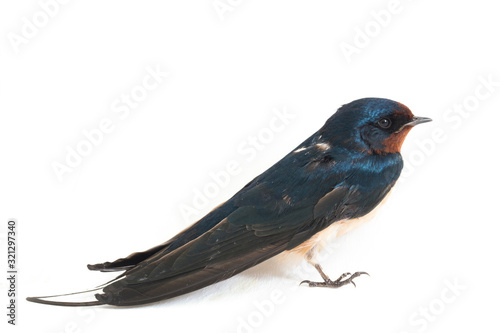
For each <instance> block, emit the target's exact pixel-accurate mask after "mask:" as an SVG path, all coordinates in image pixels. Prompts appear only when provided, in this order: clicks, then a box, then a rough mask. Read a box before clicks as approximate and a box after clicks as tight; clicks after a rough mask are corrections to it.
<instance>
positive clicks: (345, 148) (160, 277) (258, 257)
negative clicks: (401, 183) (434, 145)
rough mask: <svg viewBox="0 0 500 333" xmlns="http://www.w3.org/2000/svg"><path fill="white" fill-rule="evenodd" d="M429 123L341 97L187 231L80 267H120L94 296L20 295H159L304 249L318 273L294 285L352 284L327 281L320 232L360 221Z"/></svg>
mask: <svg viewBox="0 0 500 333" xmlns="http://www.w3.org/2000/svg"><path fill="white" fill-rule="evenodd" d="M429 121H431V119H430V118H426V117H416V116H414V115H413V113H412V112H411V111H410V109H409V108H408V107H406V106H405V105H403V104H401V103H399V102H396V101H393V100H390V99H385V98H362V99H358V100H354V101H352V102H350V103H348V104H345V105H342V106H341V107H340V108H339V109H338V110H337V111H336V112H335V113H334V114H333V115H332V116H331V117H330V118H329V119H328V120H327V121H326V122H325V124H324V125H323V126H322V127H321V128H320V129H319V130H318V131H317V132H315V133H314V134H312V135H311V136H310V137H309V138H307V139H306V140H305V141H304V142H302V143H301V144H300V145H298V146H297V147H296V148H295V149H293V150H292V151H291V152H290V153H288V154H287V155H286V156H284V157H283V158H282V159H281V160H279V161H278V162H277V163H275V164H274V165H272V166H271V167H270V168H269V169H267V170H266V171H264V172H263V173H262V174H260V175H259V176H257V177H255V178H254V179H253V180H252V181H250V182H249V183H248V184H247V185H246V186H244V187H243V188H242V189H241V190H240V191H238V192H237V193H236V194H234V195H233V196H232V197H231V198H230V199H229V200H227V201H226V202H224V203H222V204H221V205H219V206H218V207H216V208H215V209H213V210H212V211H211V212H209V213H208V214H207V215H206V216H204V217H203V218H201V219H200V220H198V221H197V222H195V223H194V224H193V225H191V226H190V227H188V228H187V229H185V230H184V231H182V232H180V233H178V234H177V235H175V236H173V237H172V238H171V239H169V240H168V241H166V242H164V243H163V244H160V245H158V246H155V247H153V248H151V249H149V250H146V251H142V252H135V253H132V254H130V255H129V256H127V257H124V258H120V259H117V260H114V261H111V262H109V261H107V262H103V263H99V264H92V265H87V267H88V269H90V270H93V271H101V272H110V271H123V272H122V273H121V274H120V275H118V276H117V277H116V278H115V279H113V280H111V281H109V282H107V283H105V284H103V285H101V286H99V287H98V288H96V289H93V290H91V292H92V291H96V290H99V292H97V293H95V294H93V296H94V297H95V298H94V300H92V301H88V302H61V301H54V300H50V299H49V298H50V297H55V296H40V297H28V298H27V300H28V301H31V302H37V303H43V304H49V305H62V306H94V305H114V306H137V305H142V304H148V303H153V302H159V301H164V300H167V299H170V298H173V297H177V296H181V295H184V294H187V293H190V292H193V291H196V290H199V289H201V288H204V287H207V286H209V285H212V284H215V283H217V282H220V281H223V280H226V279H228V278H231V277H232V276H235V275H236V274H238V273H241V272H243V271H245V270H246V269H249V268H251V267H253V266H255V265H257V264H259V263H262V262H264V261H266V260H268V259H270V258H272V257H274V256H276V255H278V254H280V253H290V252H291V253H296V254H299V255H303V256H304V258H305V260H306V261H307V262H308V263H310V264H311V265H312V266H314V268H315V269H316V270H317V271H318V273H319V275H320V276H321V277H322V279H323V281H318V282H314V281H310V280H304V281H302V282H301V284H305V285H308V286H309V287H324V288H339V287H342V286H344V285H347V284H354V285H355V283H354V281H353V280H354V278H357V277H359V276H361V275H363V274H368V273H366V272H356V273H354V274H350V273H344V274H342V275H341V276H340V277H339V278H338V279H336V280H331V279H330V278H329V277H328V275H327V274H325V273H324V271H323V268H322V267H321V265H320V264H319V263H318V262H317V260H316V259H315V258H316V255H317V253H318V252H319V251H320V250H321V248H322V247H323V246H324V245H325V244H324V242H325V237H326V235H331V234H334V235H336V236H339V235H342V234H344V233H346V232H348V231H350V230H353V229H355V228H357V227H358V226H359V225H361V224H362V223H364V222H363V220H364V218H365V217H367V216H368V214H369V213H370V212H371V211H373V210H374V209H375V208H376V207H377V206H379V205H380V204H381V202H382V201H383V200H384V198H386V197H387V195H388V194H389V192H390V191H391V189H392V188H393V186H394V185H395V183H396V181H397V180H398V178H399V177H400V175H401V172H402V169H403V158H402V155H401V147H402V145H403V142H404V140H405V138H406V136H407V134H408V133H409V132H410V130H411V129H412V128H413V127H414V126H416V125H418V124H422V123H426V122H429ZM87 292H88V291H87ZM73 294H74V293H73ZM66 295H71V294H66ZM56 296H61V295H56Z"/></svg>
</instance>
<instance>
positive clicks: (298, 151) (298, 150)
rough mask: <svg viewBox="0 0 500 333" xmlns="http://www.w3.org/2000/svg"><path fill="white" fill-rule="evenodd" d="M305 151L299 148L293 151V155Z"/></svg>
mask: <svg viewBox="0 0 500 333" xmlns="http://www.w3.org/2000/svg"><path fill="white" fill-rule="evenodd" d="M306 149H307V148H305V147H302V148H299V149H297V150H295V151H294V153H300V152H301V151H304V150H306Z"/></svg>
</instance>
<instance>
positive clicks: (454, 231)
mask: <svg viewBox="0 0 500 333" xmlns="http://www.w3.org/2000/svg"><path fill="white" fill-rule="evenodd" d="M46 2H48V0H42V1H41V3H46ZM222 3H223V4H228V6H230V8H231V10H230V11H229V10H228V11H227V12H225V13H223V14H222V16H221V15H219V14H220V13H218V12H217V10H216V9H215V8H214V6H213V2H212V0H205V1H183V2H181V1H176V2H175V3H174V1H169V2H165V1H163V2H162V1H123V0H120V1H118V0H115V1H106V2H103V1H89V0H88V1H76V0H75V1H69V2H68V3H67V4H60V5H59V8H58V10H57V12H55V13H53V15H52V16H53V17H50V18H49V19H48V21H47V22H43V15H44V14H43V13H42V14H40V12H41V11H42V9H41V7H40V3H39V2H37V1H16V2H14V1H10V2H9V3H7V2H6V1H3V2H2V4H1V6H0V22H1V23H0V26H1V34H0V35H1V39H0V40H1V42H0V47H1V50H0V57H1V61H0V110H1V113H0V156H1V163H0V189H1V191H0V207H1V211H0V220H1V221H2V227H1V228H2V230H1V232H2V235H3V236H4V237H3V238H2V242H3V243H2V251H5V248H6V246H5V244H4V241H5V232H6V222H7V221H8V219H9V218H16V219H18V232H19V238H18V249H19V252H18V266H19V281H18V290H19V297H18V318H17V320H18V325H17V326H16V327H15V328H12V327H10V325H7V324H6V321H7V317H6V316H5V314H4V313H6V311H7V310H6V309H5V306H6V304H7V297H6V290H5V288H6V287H7V284H6V279H4V278H2V279H1V281H2V282H1V283H2V291H1V293H2V296H1V299H2V301H1V304H2V306H0V308H2V309H4V310H2V314H1V316H0V318H3V319H2V324H1V325H2V327H6V326H9V329H11V330H12V331H13V332H14V331H17V332H28V331H30V332H33V331H35V330H36V331H37V332H109V331H111V330H113V331H115V330H121V331H130V332H135V331H139V330H141V331H144V330H146V331H153V332H156V331H158V332H160V331H163V332H168V331H183V332H195V331H202V332H238V331H239V332H276V331H280V332H287V331H290V332H299V331H306V330H307V331H308V332H317V331H322V332H327V331H328V332H340V331H341V332H366V331H374V332H395V333H400V332H408V333H412V332H444V331H446V332H470V331H481V330H484V331H489V332H492V331H496V330H498V329H499V326H500V325H499V324H498V321H497V319H496V318H497V317H498V310H500V309H499V306H498V298H499V297H500V288H499V283H498V278H499V275H498V273H499V268H498V253H499V250H500V245H498V244H499V242H498V232H499V231H500V230H499V227H498V222H499V218H498V216H497V214H496V208H497V207H496V206H498V194H497V189H498V186H499V185H500V184H499V180H498V176H497V175H498V163H497V162H498V158H497V154H498V126H499V121H500V116H499V112H498V111H499V106H500V86H499V83H498V82H500V71H499V68H498V67H499V65H498V64H499V59H500V48H499V43H498V31H500V21H499V20H498V8H494V7H493V5H492V2H491V1H486V0H484V1H474V2H472V1H468V2H466V1H439V2H436V1H423V0H422V1H409V0H401V2H400V3H399V5H398V6H396V7H397V10H395V11H394V10H393V14H391V17H390V19H388V18H387V16H383V15H382V16H383V18H384V19H385V21H384V22H383V25H384V26H381V25H380V23H376V22H377V21H376V20H375V18H374V17H375V16H373V14H372V12H375V13H380V12H381V11H384V10H387V8H388V7H390V8H392V7H391V6H392V5H390V1H289V0H281V1H263V0H260V1H258V0H242V1H236V0H233V1H229V0H224V1H222ZM52 10H53V11H55V9H54V8H52ZM383 13H384V12H383ZM37 15H38V16H37ZM40 15H41V16H40ZM33 16H35V17H36V18H37V19H38V20H41V21H38V23H37V24H38V25H44V24H45V23H46V24H45V26H41V27H40V28H37V30H38V31H37V32H33V31H31V32H32V35H29V34H28V37H29V38H26V39H24V40H23V43H21V44H19V45H17V46H16V45H15V43H13V42H12V40H13V38H14V37H13V36H17V37H19V38H25V37H23V35H22V34H23V29H25V30H26V29H28V28H26V27H25V25H26V24H28V23H26V20H27V21H29V22H33V20H34V18H33ZM379 16H380V15H379ZM23 18H26V19H23ZM40 22H41V23H40ZM366 28H368V29H371V30H369V33H370V35H371V37H368V40H366V38H365V40H363V38H362V37H360V33H359V30H364V29H366ZM28 30H29V29H28ZM24 32H25V33H26V31H24ZM356 38H357V39H356ZM355 39H356V43H357V44H355ZM17 40H19V39H17ZM343 43H344V44H343ZM346 44H350V45H352V46H353V47H356V45H358V47H357V53H355V54H352V55H351V56H350V57H346V56H345V55H344V54H343V52H342V49H341V46H342V45H344V47H345V45H346ZM365 44H366V45H365ZM348 58H349V59H348ZM349 60H350V61H349ZM147 67H149V68H153V69H154V68H156V67H159V68H160V69H161V70H162V71H164V72H168V73H169V76H168V78H165V79H164V80H163V82H162V83H161V84H160V85H159V86H158V87H157V88H156V89H154V90H153V91H151V92H149V93H148V95H147V97H146V98H145V99H144V101H142V102H140V103H139V105H138V106H137V107H136V108H134V109H132V110H131V111H130V114H129V115H128V117H125V119H121V118H120V117H119V116H120V114H118V113H115V112H113V103H116V102H115V101H116V100H117V99H118V100H119V99H120V98H121V95H122V94H130V93H131V91H132V90H133V89H140V88H137V87H138V85H140V84H141V83H142V80H143V79H144V78H145V77H146V75H148V74H147V73H148V72H147V70H146V68H147ZM488 78H489V79H490V80H492V81H494V82H497V83H496V86H495V85H493V86H490V87H489V89H490V90H488V87H486V86H484V84H483V83H481V80H487V79H488ZM477 93H479V95H480V98H477V97H476V96H475V94H477ZM372 96H373V97H386V98H390V99H394V100H397V101H399V102H402V103H404V104H406V105H407V106H408V107H410V109H412V110H413V112H414V114H416V115H419V116H428V117H432V118H433V119H434V122H432V123H430V124H425V125H422V126H419V127H417V128H415V129H414V130H413V131H412V132H411V134H410V135H409V136H408V138H407V140H406V143H405V145H404V149H403V155H404V157H405V160H406V163H407V166H409V167H410V168H408V169H406V170H405V173H404V176H403V179H401V181H400V182H399V183H398V185H397V186H396V188H395V190H394V191H393V193H392V196H391V198H390V200H389V201H388V203H387V204H386V205H385V206H384V207H383V208H382V209H381V210H380V212H379V214H378V215H377V217H376V218H375V219H374V220H372V222H370V223H369V224H367V225H365V226H363V227H362V228H360V229H358V230H356V231H353V232H352V233H350V234H348V235H346V236H343V237H341V238H340V239H337V240H336V241H335V242H334V243H333V244H332V247H331V249H332V251H331V254H329V255H326V256H324V258H323V260H322V262H321V263H322V264H323V267H324V268H325V271H326V272H328V273H329V274H330V275H331V276H332V277H337V276H338V275H340V274H341V273H343V272H346V271H350V272H353V271H356V270H365V271H367V272H369V273H370V274H371V277H360V278H359V279H358V280H357V288H354V287H353V286H347V287H344V288H342V289H338V290H329V289H327V290H324V289H309V288H307V287H304V286H303V287H301V288H297V287H296V286H297V284H298V283H299V282H300V281H301V280H303V279H312V280H318V279H319V276H318V275H317V273H315V272H314V271H312V270H310V269H307V270H304V269H303V268H302V266H300V262H296V261H293V260H287V259H284V260H279V259H276V260H272V261H271V262H269V263H265V264H263V265H261V266H259V267H256V268H254V269H251V270H249V271H247V272H245V273H243V274H241V275H239V276H237V277H235V278H233V279H230V280H228V281H225V282H223V283H220V284H219V285H216V286H212V287H208V288H206V289H204V290H202V291H199V292H195V293H192V294H190V295H187V296H183V297H179V298H176V299H173V300H170V301H165V302H162V303H159V304H154V305H149V306H143V307H138V308H112V307H101V308H92V309H90V308H84V309H76V308H62V307H51V306H44V305H40V304H33V303H28V302H26V301H25V300H24V298H25V297H27V296H36V295H44V294H45V295H46V294H55V293H63V292H71V291H78V290H84V289H86V288H90V287H93V286H96V285H98V284H100V283H103V282H105V281H107V280H108V279H110V278H111V277H112V276H114V275H113V274H111V273H107V274H104V273H98V272H90V271H87V269H86V264H88V263H97V262H102V261H106V260H114V259H116V258H119V257H122V256H125V255H128V254H129V253H131V252H134V251H138V250H143V249H146V248H149V247H151V246H153V245H156V244H158V243H161V242H163V241H165V240H167V239H168V238H170V237H171V236H173V235H174V234H176V233H177V232H178V231H180V230H181V229H183V228H185V227H186V226H188V225H189V224H190V223H192V222H194V221H195V220H196V219H197V218H199V217H201V216H203V215H204V214H205V213H206V212H208V211H209V210H210V209H211V208H213V207H214V206H216V205H217V204H219V203H220V202H222V201H224V200H226V199H227V198H229V197H230V196H231V195H232V194H234V193H235V192H236V191H237V190H239V189H240V188H241V187H242V186H244V185H245V184H246V183H247V182H248V181H250V180H251V179H252V178H253V177H255V176H257V175H258V174H259V173H261V172H262V171H264V170H265V169H267V168H268V167H269V166H271V165H272V164H273V163H275V162H276V161H277V160H279V159H280V158H281V157H282V156H283V155H285V154H286V153H287V152H289V151H290V150H291V149H293V148H294V147H296V146H297V145H298V144H299V143H301V142H302V141H303V140H304V139H306V138H307V137H308V136H309V135H310V134H311V133H313V132H314V131H316V130H317V129H318V128H319V127H321V126H322V124H323V123H324V121H325V120H326V119H327V118H328V117H329V116H330V115H331V114H333V112H334V111H335V110H336V109H337V108H338V107H339V106H340V105H342V104H345V103H348V102H350V101H352V100H354V99H357V98H362V97H372ZM464 103H465V104H466V105H465V106H464ZM458 107H460V108H462V109H463V110H464V112H463V113H461V114H460V113H458V112H457V111H456V110H458ZM454 108H455V109H454ZM275 109H278V110H284V109H286V110H288V112H289V113H292V114H294V115H295V117H294V118H293V119H292V120H290V122H289V123H288V124H287V125H285V126H284V127H283V130H281V131H280V132H275V133H274V137H273V139H272V140H268V142H266V143H265V144H263V147H261V148H262V150H261V151H258V152H256V154H255V156H253V155H252V157H253V158H250V154H249V153H248V154H242V153H241V146H242V145H243V147H246V148H248V147H249V144H248V142H247V140H248V137H250V136H257V135H259V134H261V133H262V131H264V132H266V131H267V130H265V128H268V127H269V124H270V122H271V121H272V119H273V117H274V116H275V114H274V111H273V110H275ZM105 118H109V119H110V120H112V121H113V124H114V128H113V131H112V132H111V133H109V134H106V135H104V138H103V139H102V142H101V143H100V144H99V145H97V146H94V147H93V149H92V152H91V153H90V154H89V155H88V156H85V157H84V158H83V159H82V161H81V163H80V164H79V165H78V166H77V167H74V168H72V172H71V173H69V172H68V173H65V174H64V175H63V176H62V181H60V180H59V179H58V177H57V175H56V173H55V172H54V169H53V163H54V162H59V163H65V158H66V155H67V147H68V146H69V147H71V148H73V149H76V147H77V145H78V144H79V143H81V142H82V141H83V140H85V137H84V135H83V134H82V131H84V130H86V131H90V130H92V129H95V128H97V127H98V126H99V123H100V121H101V120H102V119H105ZM267 134H269V131H267ZM245 145H247V146H245ZM238 147H240V150H239V149H238ZM232 160H235V161H237V162H238V163H239V171H240V172H239V174H237V175H235V176H232V177H231V179H230V181H229V184H227V185H226V186H223V188H219V191H218V193H217V194H216V195H215V196H213V198H210V199H209V201H208V203H207V204H205V205H204V206H203V207H202V209H201V210H200V211H199V213H198V214H196V215H190V217H189V218H188V219H186V218H184V217H183V215H182V214H181V207H186V206H188V205H189V206H192V205H193V199H194V198H195V194H194V193H195V190H197V189H198V190H203V188H204V187H205V186H206V185H207V184H208V183H210V182H211V181H212V180H211V178H210V176H209V174H210V172H220V171H221V170H224V168H225V167H226V165H227V163H228V162H229V161H232ZM183 205H184V206H183ZM1 257H2V258H4V259H3V260H5V258H6V255H2V256H1ZM2 267H4V264H2ZM450 284H458V285H459V287H458V289H456V290H451V289H450V287H449V285H450ZM276 295H279V297H276ZM276 298H277V299H276ZM272 299H274V301H275V303H273V304H272V305H271V303H270V302H272ZM426 309H427V310H426ZM425 311H427V312H428V313H429V314H428V315H427V316H425V315H423V313H424V312H425ZM2 330H3V328H2Z"/></svg>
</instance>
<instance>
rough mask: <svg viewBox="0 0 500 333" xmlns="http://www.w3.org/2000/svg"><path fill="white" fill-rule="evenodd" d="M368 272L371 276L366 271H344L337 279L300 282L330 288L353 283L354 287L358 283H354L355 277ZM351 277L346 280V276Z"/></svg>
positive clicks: (310, 285)
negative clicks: (352, 272)
mask: <svg viewBox="0 0 500 333" xmlns="http://www.w3.org/2000/svg"><path fill="white" fill-rule="evenodd" d="M363 274H366V275H368V276H370V274H368V273H366V272H356V273H354V274H351V273H344V274H342V275H341V276H340V277H339V278H338V279H337V280H335V281H332V280H330V279H326V280H325V281H324V282H312V281H309V280H304V281H302V282H301V283H300V285H302V284H303V283H307V284H308V285H309V287H328V288H339V287H342V286H344V285H346V284H349V283H352V284H353V285H354V287H356V283H354V281H353V280H354V279H355V278H357V277H358V276H360V275H363ZM346 277H349V278H347V279H345V280H344V278H346Z"/></svg>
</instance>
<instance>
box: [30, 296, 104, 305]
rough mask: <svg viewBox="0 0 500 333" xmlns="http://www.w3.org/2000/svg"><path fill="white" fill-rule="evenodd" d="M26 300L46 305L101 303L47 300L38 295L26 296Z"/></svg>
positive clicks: (93, 303) (94, 303)
mask: <svg viewBox="0 0 500 333" xmlns="http://www.w3.org/2000/svg"><path fill="white" fill-rule="evenodd" d="M26 300H27V301H29V302H33V303H40V304H48V305H59V306H95V305H103V303H101V302H99V301H90V302H60V301H48V300H45V299H42V298H40V297H26Z"/></svg>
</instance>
